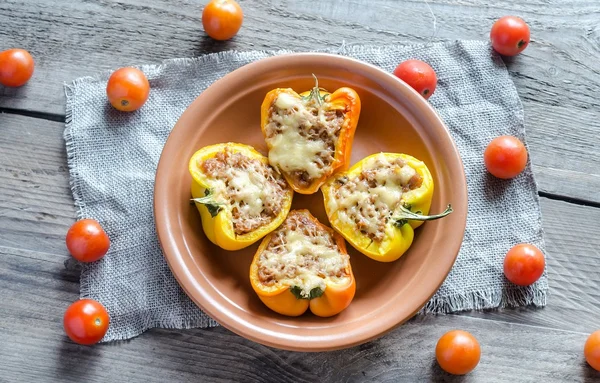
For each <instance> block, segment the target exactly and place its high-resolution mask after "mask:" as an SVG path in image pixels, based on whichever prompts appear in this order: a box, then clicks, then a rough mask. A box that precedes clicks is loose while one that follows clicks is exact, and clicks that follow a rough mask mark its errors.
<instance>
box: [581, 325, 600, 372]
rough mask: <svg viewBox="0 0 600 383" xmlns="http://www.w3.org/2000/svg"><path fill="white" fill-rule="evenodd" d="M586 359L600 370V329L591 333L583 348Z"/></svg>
mask: <svg viewBox="0 0 600 383" xmlns="http://www.w3.org/2000/svg"><path fill="white" fill-rule="evenodd" d="M583 354H584V355H585V360H586V361H587V362H588V364H589V365H590V366H592V368H593V369H594V370H596V371H600V330H598V331H594V332H593V333H591V334H590V336H589V337H588V338H587V341H586V342H585V347H584V349H583Z"/></svg>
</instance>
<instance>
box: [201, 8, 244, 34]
mask: <svg viewBox="0 0 600 383" xmlns="http://www.w3.org/2000/svg"><path fill="white" fill-rule="evenodd" d="M243 21H244V13H243V12H242V8H241V7H240V5H239V4H238V3H237V2H235V1H234V0H212V1H211V2H209V3H208V4H207V5H206V7H204V10H202V26H203V27H204V31H205V32H206V34H207V35H209V36H210V37H212V38H213V39H215V40H229V39H230V38H232V37H233V36H235V35H236V34H237V33H238V31H239V30H240V28H241V27H242V22H243Z"/></svg>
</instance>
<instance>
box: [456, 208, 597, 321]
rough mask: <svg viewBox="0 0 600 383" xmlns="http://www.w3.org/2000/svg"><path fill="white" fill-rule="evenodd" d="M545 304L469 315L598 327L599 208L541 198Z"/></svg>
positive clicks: (505, 319)
mask: <svg viewBox="0 0 600 383" xmlns="http://www.w3.org/2000/svg"><path fill="white" fill-rule="evenodd" d="M541 206H542V220H543V227H544V231H545V241H546V248H547V253H546V265H547V266H546V267H547V270H548V284H549V286H550V290H549V294H548V306H547V307H546V308H544V309H537V310H536V309H531V308H519V309H516V310H514V309H507V310H494V311H490V312H471V313H468V314H467V315H470V316H476V317H479V318H488V319H494V320H501V321H507V322H516V323H524V324H529V325H535V326H544V327H550V328H560V329H567V330H573V331H582V332H592V331H595V330H597V329H600V321H599V319H598V318H600V304H599V303H600V289H599V287H600V250H599V249H600V240H599V239H598V233H600V209H598V208H590V207H585V206H578V205H573V204H570V203H566V202H561V201H552V200H548V199H545V198H541Z"/></svg>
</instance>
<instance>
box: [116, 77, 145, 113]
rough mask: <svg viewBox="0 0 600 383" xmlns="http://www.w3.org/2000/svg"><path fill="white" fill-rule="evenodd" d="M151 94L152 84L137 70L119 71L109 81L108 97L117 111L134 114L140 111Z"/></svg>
mask: <svg viewBox="0 0 600 383" xmlns="http://www.w3.org/2000/svg"><path fill="white" fill-rule="evenodd" d="M149 94H150V83H149V82H148V79H147V78H146V75H145V74H144V72H142V71H141V70H139V69H137V68H120V69H117V70H116V71H115V72H114V73H113V74H112V75H111V76H110V78H109V79H108V83H107V84H106V95H107V97H108V101H110V103H111V105H112V106H113V107H115V109H117V110H120V111H123V112H132V111H135V110H138V109H140V108H141V107H142V106H143V105H144V103H145V102H146V100H148V96H149Z"/></svg>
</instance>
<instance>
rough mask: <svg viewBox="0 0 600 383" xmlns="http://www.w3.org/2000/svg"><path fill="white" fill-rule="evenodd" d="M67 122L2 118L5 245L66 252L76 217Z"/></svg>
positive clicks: (0, 192) (0, 205) (0, 214)
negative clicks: (66, 240)
mask: <svg viewBox="0 0 600 383" xmlns="http://www.w3.org/2000/svg"><path fill="white" fill-rule="evenodd" d="M63 129H64V124H63V123H60V122H53V121H47V120H42V119H36V118H31V117H24V116H17V115H10V114H0V130H1V132H2V133H1V134H0V243H1V244H2V246H8V247H11V248H18V249H27V250H34V251H40V252H45V253H53V254H64V253H65V252H66V247H65V244H64V236H65V234H66V230H68V228H69V226H70V225H71V223H72V222H73V221H74V219H75V216H76V214H75V206H74V205H73V197H72V196H71V190H70V187H69V178H68V176H69V173H68V168H67V160H66V152H65V145H64V140H63V138H62V131H63Z"/></svg>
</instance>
